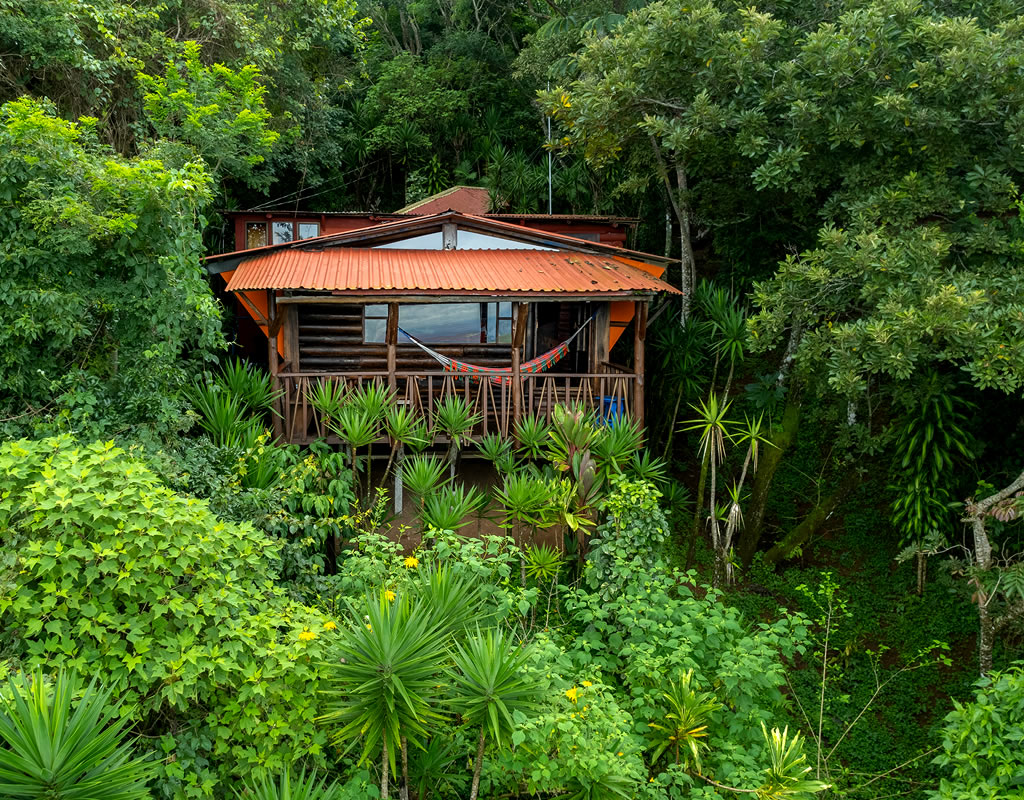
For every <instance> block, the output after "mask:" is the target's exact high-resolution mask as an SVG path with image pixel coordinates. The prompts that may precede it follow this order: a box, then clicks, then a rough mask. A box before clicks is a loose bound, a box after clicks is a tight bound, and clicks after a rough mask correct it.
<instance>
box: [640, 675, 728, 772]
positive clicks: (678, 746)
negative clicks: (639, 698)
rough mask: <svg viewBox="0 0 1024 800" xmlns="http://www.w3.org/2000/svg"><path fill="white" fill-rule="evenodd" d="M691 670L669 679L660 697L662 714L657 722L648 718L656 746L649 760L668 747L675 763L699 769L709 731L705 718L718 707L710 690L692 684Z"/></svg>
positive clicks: (658, 755) (718, 704) (706, 747)
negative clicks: (662, 702) (664, 707)
mask: <svg viewBox="0 0 1024 800" xmlns="http://www.w3.org/2000/svg"><path fill="white" fill-rule="evenodd" d="M692 683H693V670H692V669H691V670H688V671H687V672H685V673H684V674H683V676H682V677H681V678H680V679H679V680H677V681H671V682H670V683H669V689H668V691H667V692H663V693H662V695H661V697H662V699H663V700H664V701H665V703H666V705H667V710H666V712H665V715H664V716H663V717H662V719H661V720H660V721H659V722H651V723H650V724H649V727H650V728H651V730H652V731H654V732H655V733H654V736H655V746H654V753H653V755H652V756H651V761H652V762H656V761H657V760H658V759H659V758H661V756H662V755H663V754H664V753H665V751H667V750H671V751H672V752H673V755H674V756H675V761H676V763H677V764H681V763H684V761H685V762H686V765H687V766H689V764H690V762H692V765H693V768H694V769H695V770H696V771H697V772H700V754H701V751H703V750H707V749H708V744H707V742H706V741H705V739H706V738H707V735H708V718H709V716H710V715H711V714H712V713H713V712H715V711H717V710H718V709H719V708H721V705H722V704H721V703H719V702H718V701H717V700H715V696H714V695H713V694H711V693H710V692H699V691H697V690H696V689H695V688H693V686H692Z"/></svg>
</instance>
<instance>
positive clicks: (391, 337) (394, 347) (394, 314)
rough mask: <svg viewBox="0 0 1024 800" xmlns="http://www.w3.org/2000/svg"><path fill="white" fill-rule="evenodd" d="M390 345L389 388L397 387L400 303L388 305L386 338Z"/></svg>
mask: <svg viewBox="0 0 1024 800" xmlns="http://www.w3.org/2000/svg"><path fill="white" fill-rule="evenodd" d="M385 341H386V342H387V345H388V386H389V387H390V388H391V389H394V388H395V387H396V385H397V380H396V379H395V370H396V368H397V366H398V303H388V330H387V335H386V337H385Z"/></svg>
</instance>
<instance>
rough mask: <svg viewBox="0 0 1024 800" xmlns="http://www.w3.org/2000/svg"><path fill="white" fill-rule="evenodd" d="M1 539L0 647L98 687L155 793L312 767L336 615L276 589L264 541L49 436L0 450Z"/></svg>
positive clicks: (273, 550) (118, 458) (88, 448)
mask: <svg viewBox="0 0 1024 800" xmlns="http://www.w3.org/2000/svg"><path fill="white" fill-rule="evenodd" d="M0 545H2V547H3V550H4V551H5V552H7V553H8V554H13V556H9V557H8V558H9V560H8V561H5V562H4V566H3V567H2V568H3V569H4V570H5V571H6V572H7V574H5V575H2V576H0V583H2V584H3V586H4V592H3V593H2V595H0V652H3V653H5V654H6V655H8V656H10V657H12V661H13V662H14V665H16V666H20V667H21V668H23V669H30V668H32V667H33V666H36V665H45V666H46V668H47V669H48V670H51V671H52V670H54V669H57V668H66V669H73V670H75V671H76V672H77V673H78V674H80V675H82V676H83V677H86V678H91V677H94V676H95V677H99V678H100V679H101V680H102V681H104V682H105V684H106V685H108V686H110V687H112V688H113V689H114V692H115V696H116V697H118V698H119V699H123V701H124V708H125V709H126V710H127V712H128V713H130V714H131V717H132V719H133V721H134V723H135V725H136V729H137V731H138V732H139V733H140V734H143V735H146V736H150V737H155V738H152V739H150V741H152V742H153V744H154V745H155V746H157V747H158V748H159V749H160V750H161V751H162V752H161V755H162V756H163V761H162V762H161V766H160V772H159V777H158V780H157V783H156V790H157V791H156V793H157V796H162V797H175V798H186V797H207V796H211V794H212V793H213V792H214V791H215V787H217V786H218V784H225V782H226V781H227V779H228V778H229V777H230V776H231V775H233V774H234V775H238V774H249V773H250V772H252V771H254V770H255V771H258V770H260V769H263V768H268V769H275V768H277V767H279V766H281V765H282V764H285V763H289V762H291V761H292V760H294V759H296V758H300V757H308V758H309V760H310V761H311V762H313V763H317V762H323V761H324V751H323V748H324V744H325V742H326V734H325V732H324V731H322V730H320V729H318V728H317V726H316V725H315V724H314V718H315V717H316V715H317V713H318V708H317V702H318V695H317V688H318V681H319V675H318V664H319V662H320V661H321V659H322V658H323V657H324V652H325V650H324V648H323V645H324V642H325V640H327V639H328V638H329V637H330V636H332V635H333V627H334V623H333V622H332V621H331V620H329V619H326V618H325V617H324V616H323V615H322V614H320V613H318V612H317V611H315V610H313V609H311V608H308V607H305V606H303V605H300V604H298V603H296V602H294V601H292V600H290V599H289V598H288V597H287V596H286V594H285V593H284V591H283V590H282V589H281V588H278V587H277V586H275V584H274V577H275V563H276V556H277V553H278V550H279V548H280V545H279V543H277V542H276V541H275V540H273V539H271V538H269V537H268V536H267V535H265V534H263V533H260V532H258V531H256V530H255V529H253V528H252V527H251V526H250V525H248V524H233V523H227V522H223V521H221V520H219V519H218V518H217V517H216V516H214V515H213V514H212V513H211V512H210V510H209V508H208V506H207V504H206V502H205V501H201V500H196V499H194V498H186V497H183V496H181V495H177V494H175V493H174V492H172V491H171V490H169V489H167V488H166V487H165V486H164V485H162V484H161V483H160V481H159V480H158V479H157V477H156V476H155V475H154V474H153V472H151V471H150V469H149V468H148V467H146V466H145V465H144V464H142V463H141V462H138V461H134V460H132V459H131V458H129V457H128V456H127V455H126V454H125V453H124V452H123V451H122V450H119V449H118V448H116V447H114V446H113V445H112V444H92V445H77V444H75V443H74V442H72V441H70V440H68V439H65V438H61V439H47V440H44V441H17V442H9V443H6V444H3V445H2V446H0ZM12 573H13V574H12ZM15 578H16V580H15Z"/></svg>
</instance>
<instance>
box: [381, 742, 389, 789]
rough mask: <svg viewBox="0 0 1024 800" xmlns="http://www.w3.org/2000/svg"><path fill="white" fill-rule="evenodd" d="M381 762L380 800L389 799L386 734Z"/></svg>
mask: <svg viewBox="0 0 1024 800" xmlns="http://www.w3.org/2000/svg"><path fill="white" fill-rule="evenodd" d="M380 762H381V764H380V769H381V771H380V800H388V740H387V737H386V736H385V737H384V748H383V752H382V753H381V757H380Z"/></svg>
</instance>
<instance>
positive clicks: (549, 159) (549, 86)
mask: <svg viewBox="0 0 1024 800" xmlns="http://www.w3.org/2000/svg"><path fill="white" fill-rule="evenodd" d="M548 91H549V92H550V91H551V81H548ZM553 207H554V203H553V195H552V189H551V115H550V114H548V216H550V215H551V214H552V213H553V211H552V208H553Z"/></svg>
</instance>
